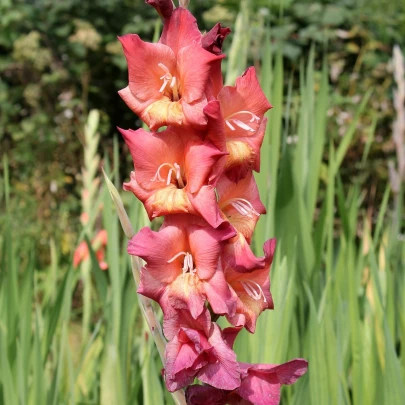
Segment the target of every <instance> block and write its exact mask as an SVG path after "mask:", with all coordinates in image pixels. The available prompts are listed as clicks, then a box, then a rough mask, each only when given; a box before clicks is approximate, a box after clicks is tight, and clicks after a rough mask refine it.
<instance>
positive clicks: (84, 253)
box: [73, 229, 108, 270]
mask: <svg viewBox="0 0 405 405" xmlns="http://www.w3.org/2000/svg"><path fill="white" fill-rule="evenodd" d="M107 242H108V236H107V231H106V230H105V229H102V230H101V231H99V232H98V233H97V235H96V236H95V237H94V239H93V240H92V241H91V246H92V248H93V250H94V252H95V255H96V258H97V261H98V265H99V266H100V269H101V270H107V269H108V264H107V262H105V261H104V257H105V247H106V246H107ZM89 257H90V252H89V247H88V246H87V243H86V242H85V241H83V242H81V243H80V244H79V246H78V247H77V248H76V250H75V252H74V254H73V267H74V268H77V267H79V265H80V263H83V262H85V261H86V260H88V259H89Z"/></svg>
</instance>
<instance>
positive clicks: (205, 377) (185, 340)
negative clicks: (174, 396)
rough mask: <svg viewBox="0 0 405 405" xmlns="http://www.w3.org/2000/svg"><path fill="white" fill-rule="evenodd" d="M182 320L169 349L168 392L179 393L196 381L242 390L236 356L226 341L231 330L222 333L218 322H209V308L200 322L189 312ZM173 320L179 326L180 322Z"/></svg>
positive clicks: (167, 368) (166, 360) (166, 370)
mask: <svg viewBox="0 0 405 405" xmlns="http://www.w3.org/2000/svg"><path fill="white" fill-rule="evenodd" d="M179 317H181V318H182V319H181V326H180V327H179V328H178V330H177V332H176V334H175V335H174V337H173V338H172V339H171V340H170V342H169V343H168V344H167V346H166V353H165V381H166V386H167V389H168V390H169V391H171V392H173V391H176V390H178V389H180V388H183V387H185V386H186V385H189V384H191V383H192V382H193V380H194V378H199V379H200V380H201V381H203V382H205V383H207V384H210V385H212V386H214V387H217V388H220V389H225V390H233V389H235V388H237V387H239V385H240V375H239V368H238V363H237V361H236V355H235V353H234V351H233V350H232V348H231V347H230V346H229V344H228V343H227V342H226V341H225V339H224V335H226V333H227V330H225V331H224V332H223V333H222V332H221V330H220V328H219V326H218V325H217V324H216V323H211V322H209V313H208V310H207V309H204V312H203V313H202V314H201V315H200V316H199V318H197V319H196V320H194V319H193V318H191V317H190V316H188V315H187V312H185V311H183V313H181V314H179ZM173 319H174V323H178V319H176V318H173ZM166 323H167V322H166ZM166 328H167V326H166ZM229 329H232V330H234V329H235V328H229Z"/></svg>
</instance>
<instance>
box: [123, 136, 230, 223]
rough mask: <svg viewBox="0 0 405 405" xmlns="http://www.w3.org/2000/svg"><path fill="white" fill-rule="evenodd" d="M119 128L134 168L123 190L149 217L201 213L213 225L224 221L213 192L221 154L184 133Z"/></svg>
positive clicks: (219, 167) (205, 142)
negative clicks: (143, 208)
mask: <svg viewBox="0 0 405 405" xmlns="http://www.w3.org/2000/svg"><path fill="white" fill-rule="evenodd" d="M120 131H121V133H122V135H123V136H124V138H125V141H126V143H127V145H128V147H129V150H130V152H131V155H132V158H133V161H134V167H135V171H134V172H132V173H131V181H130V182H128V183H125V184H124V189H125V190H129V191H132V192H133V193H134V194H135V195H136V196H137V197H138V198H139V199H140V200H141V201H142V202H143V204H144V205H145V209H146V211H147V213H148V215H149V218H150V219H153V218H155V217H159V216H162V215H168V214H177V213H190V214H195V215H201V216H202V217H204V218H205V219H206V221H207V222H208V223H209V224H210V225H211V226H213V227H214V228H217V227H218V226H220V225H221V224H223V223H224V222H227V221H226V219H225V218H223V216H222V215H221V213H220V211H219V208H218V205H217V202H216V197H215V191H214V187H215V185H216V182H217V180H218V176H219V174H220V172H221V167H223V165H222V166H221V164H220V162H219V161H220V159H221V158H222V157H223V156H224V155H225V152H222V151H220V150H219V149H218V148H217V147H216V146H214V144H213V143H212V142H211V141H210V140H209V139H208V138H207V139H206V140H204V141H203V140H202V139H201V138H200V137H199V136H198V135H197V134H193V133H192V132H190V131H181V132H180V131H179V130H177V131H176V132H174V131H173V130H171V129H168V130H166V131H163V132H160V133H159V134H153V133H149V132H146V131H144V130H143V129H139V130H137V131H132V130H127V131H125V130H120Z"/></svg>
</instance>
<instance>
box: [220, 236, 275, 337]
mask: <svg viewBox="0 0 405 405" xmlns="http://www.w3.org/2000/svg"><path fill="white" fill-rule="evenodd" d="M275 248H276V240H275V239H270V240H268V241H267V242H266V243H265V244H264V246H263V250H264V258H263V259H264V268H258V269H255V270H252V271H249V272H244V273H241V272H237V271H235V270H234V269H232V268H230V267H227V268H225V269H224V273H225V278H226V281H227V282H228V283H229V285H230V287H231V290H232V291H233V293H234V296H235V297H236V299H237V301H236V313H235V315H234V316H229V315H227V319H228V321H229V322H230V323H231V324H232V325H234V326H244V327H245V328H246V329H247V330H248V331H249V332H251V333H254V332H255V329H256V321H257V318H258V317H259V315H260V314H261V313H262V312H263V311H264V310H266V309H273V308H274V305H273V298H272V296H271V293H270V278H269V272H270V266H271V263H272V262H273V256H274V250H275Z"/></svg>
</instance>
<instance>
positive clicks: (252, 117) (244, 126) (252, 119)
mask: <svg viewBox="0 0 405 405" xmlns="http://www.w3.org/2000/svg"><path fill="white" fill-rule="evenodd" d="M239 114H248V115H250V119H249V122H255V121H257V122H259V121H260V118H259V117H258V116H257V115H256V114H253V113H252V112H250V111H245V110H242V111H237V112H235V113H233V114H231V115H230V116H229V117H227V118H226V120H225V124H226V125H227V126H228V127H229V128H230V129H231V131H235V130H236V129H235V127H234V126H233V125H232V124H231V123H230V121H232V122H233V123H234V124H235V125H237V126H238V127H239V128H242V129H244V130H245V131H249V132H255V131H256V130H255V129H253V128H251V127H250V126H249V125H247V124H245V123H244V122H242V121H241V120H238V119H237V118H232V117H234V116H235V115H239Z"/></svg>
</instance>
